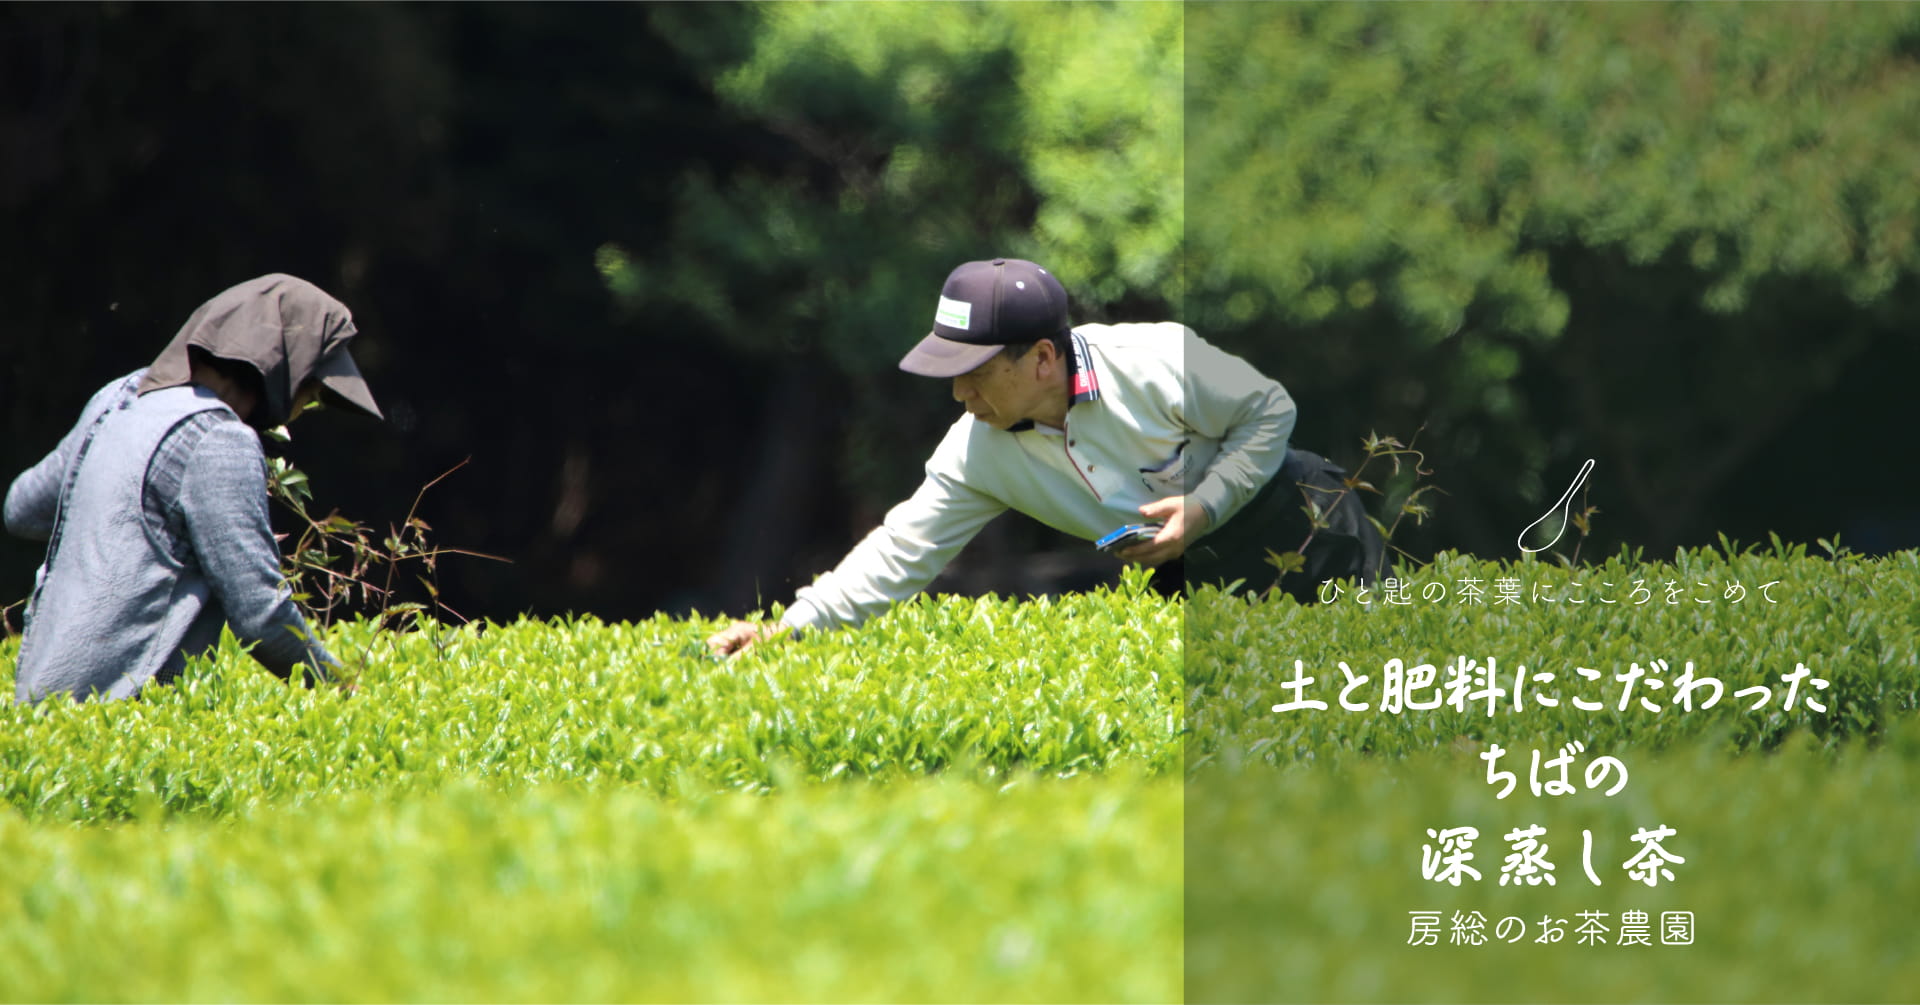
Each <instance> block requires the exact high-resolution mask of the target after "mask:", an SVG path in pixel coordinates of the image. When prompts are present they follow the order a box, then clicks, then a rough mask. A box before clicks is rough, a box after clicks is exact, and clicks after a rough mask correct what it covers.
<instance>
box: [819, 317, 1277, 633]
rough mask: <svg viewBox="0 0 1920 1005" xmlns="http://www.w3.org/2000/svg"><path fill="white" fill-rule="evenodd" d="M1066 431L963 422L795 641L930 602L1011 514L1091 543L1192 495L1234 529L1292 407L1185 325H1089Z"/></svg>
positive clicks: (1083, 333)
mask: <svg viewBox="0 0 1920 1005" xmlns="http://www.w3.org/2000/svg"><path fill="white" fill-rule="evenodd" d="M1072 341H1073V351H1072V353H1071V359H1070V361H1069V364H1068V375H1069V382H1070V387H1071V393H1072V395H1073V403H1072V404H1071V405H1070V406H1069V408H1068V410H1067V424H1066V428H1065V429H1050V428H1047V427H1045V426H1038V425H1031V424H1029V428H1025V429H1020V430H1017V431H1007V430H999V429H995V428H993V427H992V426H990V425H987V424H986V423H984V422H981V421H979V420H977V419H975V418H974V417H973V416H971V415H966V416H962V417H961V418H960V420H959V421H958V422H955V423H954V424H953V427H952V428H951V429H949V430H948V431H947V435H946V438H945V439H943V440H942V441H941V442H940V446H939V447H938V448H937V449H935V450H934V452H933V456H932V457H931V458H930V459H929V460H928V461H927V477H926V480H925V481H923V482H922V483H921V484H920V488H919V489H918V490H917V491H915V492H914V494H913V495H912V496H911V497H910V498H908V499H907V500H906V501H905V502H902V503H900V504H899V505H897V506H895V507H893V509H892V510H890V511H888V513H887V516H886V519H885V521H884V522H882V523H881V525H880V526H878V527H876V528H874V529H873V531H872V532H871V533H869V534H868V535H867V536H866V537H865V538H864V539H862V540H861V541H860V543H859V544H857V545H855V546H854V548H853V550H852V551H850V552H848V553H847V556H846V557H845V558H844V559H842V560H841V561H840V564H839V565H838V566H836V567H835V568H834V569H833V570H832V571H831V572H828V573H825V574H823V575H822V576H820V577H819V579H817V580H815V581H814V583H813V585H811V586H808V587H804V588H802V589H801V590H800V591H799V592H798V595H797V596H796V598H795V600H794V603H793V606H792V607H790V608H788V609H787V611H786V614H785V616H784V617H783V619H782V620H784V621H785V622H786V623H787V624H789V625H791V626H793V627H794V628H797V629H812V628H836V627H842V626H850V625H857V624H859V623H861V622H863V621H865V620H866V619H867V618H870V617H872V616H873V615H875V614H878V613H880V612H881V611H884V610H885V609H886V608H887V607H888V606H890V605H892V604H894V603H896V602H898V601H901V600H905V599H906V598H908V597H911V596H913V595H914V594H915V593H917V592H919V591H920V590H922V589H925V588H926V586H927V584H928V583H930V582H932V581H933V578H934V577H935V576H937V575H939V573H940V570H941V569H944V568H945V567H946V565H947V563H948V562H949V561H951V560H952V558H953V556H954V555H956V554H958V553H959V551H960V549H961V548H962V547H964V546H965V545H966V543H967V542H968V541H970V540H972V539H973V536H974V535H975V534H977V533H979V531H980V528H982V527H984V526H986V524H987V522H988V521H989V520H992V519H993V518H994V517H996V516H998V515H1000V514H1001V513H1002V512H1004V511H1005V510H1008V509H1014V510H1018V511H1020V512H1022V513H1025V514H1027V515H1028V516H1031V517H1033V518H1034V519H1036V520H1039V521H1040V522H1041V523H1044V524H1046V525H1047V526H1049V527H1053V528H1055V529H1056V530H1060V531H1063V532H1065V533H1068V534H1072V535H1074V536H1076V537H1082V538H1085V539H1087V540H1089V541H1093V540H1097V539H1099V538H1100V537H1101V536H1102V535H1105V534H1106V533H1108V532H1109V531H1112V530H1114V529H1116V528H1118V527H1121V526H1124V525H1126V524H1129V523H1139V522H1141V517H1140V513H1139V507H1140V506H1141V505H1143V504H1145V503H1148V502H1152V501H1154V500H1157V499H1164V498H1166V497H1168V496H1177V495H1182V494H1190V495H1192V496H1193V497H1194V498H1195V499H1196V500H1197V501H1198V502H1199V503H1200V504H1201V505H1202V506H1203V507H1205V509H1206V511H1207V515H1208V516H1209V517H1210V518H1211V520H1210V522H1209V525H1208V526H1209V529H1213V528H1218V527H1219V526H1220V525H1222V524H1224V523H1226V522H1227V521H1228V520H1230V519H1232V517H1233V515H1234V514H1235V513H1237V512H1239V510H1240V507H1241V506H1243V505H1244V504H1245V503H1246V502H1247V500H1249V499H1251V498H1252V497H1253V495H1254V493H1256V492H1258V491H1259V490H1260V488H1261V486H1263V485H1265V484H1266V483H1267V480H1268V479H1270V478H1272V477H1273V476H1274V474H1275V473H1276V472H1278V471H1279V470H1280V464H1281V462H1282V461H1283V460H1285V459H1286V453H1287V439H1288V437H1290V436H1291V435H1292V433H1293V426H1294V420H1295V409H1294V404H1293V398H1292V397H1291V396H1289V395H1288V394H1287V391H1286V388H1283V387H1281V386H1280V384H1279V383H1278V382H1277V381H1274V380H1273V379H1271V378H1269V377H1267V376H1265V375H1263V374H1261V373H1260V372H1259V371H1257V370H1255V369H1254V368H1253V367H1252V366H1251V365H1250V364H1248V363H1247V362H1246V361H1245V360H1243V359H1241V358H1240V357H1238V356H1233V355H1230V354H1228V353H1225V352H1222V351H1221V350H1219V349H1217V348H1215V347H1213V346H1212V345H1210V344H1208V343H1207V342H1206V341H1205V340H1204V339H1202V338H1200V337H1199V336H1198V335H1196V334H1194V332H1193V330H1192V329H1190V328H1188V327H1186V326H1185V325H1182V324H1178V323H1174V322H1161V323H1157V324H1120V325H1097V324H1088V325H1081V326H1079V327H1077V328H1075V329H1074V338H1073V340H1072Z"/></svg>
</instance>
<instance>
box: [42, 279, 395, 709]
mask: <svg viewBox="0 0 1920 1005" xmlns="http://www.w3.org/2000/svg"><path fill="white" fill-rule="evenodd" d="M355 334H356V329H355V328H354V325H353V315H352V314H351V312H349V311H348V310H347V308H346V305H344V304H342V303H341V302H340V301H338V300H336V299H334V298H333V297H332V296H330V295H328V294H327V293H326V292H325V291H324V290H321V289H320V288H319V287H317V286H315V285H313V284H312V283H309V282H307V281H306V280H304V279H299V278H296V277H294V276H288V275H279V274H275V275H268V276H261V277H259V278H256V279H250V280H248V281H246V282H244V283H241V284H239V285H238V286H234V287H232V288H230V289H228V290H226V291H224V292H222V293H220V294H219V295H218V296H215V297H214V298H213V299H211V300H209V301H207V302H206V303H205V304H203V305H201V307H200V308H199V309H198V310H196V311H195V312H194V313H193V316H192V317H190V318H188V319H187V323H186V324H185V325H184V326H183V327H182V328H181V329H180V331H179V333H178V334H177V335H175V336H174V339H173V341H172V342H171V343H169V344H168V345H167V347H166V349H165V350H164V351H163V352H161V354H160V355H159V357H158V358H156V359H155V360H154V361H153V363H152V364H151V365H149V366H147V367H146V368H144V369H142V370H136V371H134V372H133V373H130V374H128V375H126V376H125V377H122V378H120V379H118V380H115V381H113V382H111V383H109V384H108V385H107V386H105V387H103V388H101V389H100V391H99V392H97V393H96V394H94V396H93V398H92V399H91V400H90V401H88V402H87V405H86V408H85V409H83V410H82V412H81V415H80V421H79V423H78V424H76V425H75V426H74V427H73V429H72V431H70V432H69V433H67V435H66V437H65V438H63V439H62V440H61V441H60V445H59V446H58V447H56V448H55V449H54V451H53V452H52V453H50V454H48V455H47V456H46V458H45V459H43V460H41V461H40V462H39V463H38V464H36V465H34V466H33V467H32V468H31V469H29V470H28V471H26V472H25V473H24V474H22V475H20V476H19V477H18V478H16V479H14V482H13V485H12V487H11V488H9V489H8V491H7V497H6V504H5V518H6V526H7V529H8V531H9V532H11V533H13V534H15V535H17V536H20V537H25V538H30V539H35V540H45V541H47V542H48V544H47V556H46V560H45V562H44V563H43V564H42V565H41V567H40V571H39V574H38V576H37V577H36V580H35V584H34V591H33V596H32V599H31V600H30V601H29V602H28V606H27V614H26V631H25V634H24V636H23V637H22V639H21V643H20V656H19V663H18V666H17V667H16V669H15V674H14V682H15V683H14V698H15V700H16V701H19V702H32V701H38V700H40V699H42V698H45V697H47V696H49V695H55V694H65V695H69V696H71V697H73V698H75V699H81V700H84V699H86V698H90V697H97V698H126V697H130V696H132V695H135V694H138V693H139V692H140V690H141V689H142V688H143V687H145V686H147V685H148V684H149V683H162V684H164V683H167V682H170V681H171V680H173V679H174V678H175V677H177V676H178V675H179V673H180V671H181V670H182V669H183V667H184V666H185V663H186V657H187V656H188V655H189V654H192V653H199V652H203V651H205V650H206V649H208V648H210V647H212V646H213V645H215V644H216V643H217V642H219V640H220V631H221V628H222V627H223V626H224V627H231V628H232V630H233V633H234V635H235V636H236V637H237V638H239V639H240V640H241V641H242V642H245V643H249V644H251V645H252V647H253V648H252V653H253V656H254V658H255V659H256V660H258V661H259V662H260V663H261V664H263V665H265V666H266V667H267V668H268V669H269V670H272V671H273V672H274V673H276V674H279V675H281V676H283V677H284V676H288V675H290V674H291V673H292V671H293V669H294V666H295V664H305V665H306V666H307V667H308V668H309V669H310V670H312V671H313V672H314V674H315V675H317V676H319V677H321V678H331V677H332V676H333V674H334V671H336V670H337V669H338V663H337V662H336V661H335V660H334V658H333V657H332V656H331V655H329V654H328V653H327V651H326V650H325V648H323V647H322V646H321V645H320V644H319V643H318V642H317V641H315V640H314V639H313V637H312V633H311V632H310V631H309V629H308V626H307V623H306V620H305V619H304V618H303V617H302V616H301V614H300V610H299V608H298V607H296V606H295V605H294V603H293V600H292V597H291V596H290V594H289V591H288V590H287V588H286V587H285V586H284V585H283V583H282V580H281V574H280V555H279V550H278V549H277V548H276V546H275V544H274V539H273V531H272V529H271V527H270V525H269V523H268V516H267V487H266V460H265V455H264V454H263V453H262V451H261V447H260V438H259V435H258V433H257V432H256V431H257V430H265V429H272V428H274V427H276V426H281V425H284V424H286V423H288V422H290V421H292V420H293V419H294V418H295V417H297V416H298V415H299V414H300V413H301V412H302V411H304V410H306V409H307V408H308V407H310V406H312V405H313V404H316V403H320V402H325V403H328V404H333V405H337V406H341V407H344V408H347V409H350V410H354V411H358V412H362V413H365V414H367V415H371V416H373V417H374V418H376V419H377V418H380V417H381V415H380V408H379V406H378V405H376V404H375V403H374V400H373V395H372V393H371V392H370V391H369V390H368V389H367V382H366V380H365V379H363V378H362V377H361V375H360V370H359V368H358V367H357V366H356V365H355V364H354V360H353V356H352V355H351V354H350V353H349V352H348V348H347V347H348V343H349V342H351V341H352V340H353V338H354V336H355Z"/></svg>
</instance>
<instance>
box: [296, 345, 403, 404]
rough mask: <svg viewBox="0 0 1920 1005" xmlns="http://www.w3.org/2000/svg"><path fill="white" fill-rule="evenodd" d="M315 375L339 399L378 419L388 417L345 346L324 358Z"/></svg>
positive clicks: (321, 384)
mask: <svg viewBox="0 0 1920 1005" xmlns="http://www.w3.org/2000/svg"><path fill="white" fill-rule="evenodd" d="M313 375H314V376H315V377H317V378H319V380H320V386H322V387H324V388H326V389H327V390H329V391H332V392H333V393H334V395H336V396H337V397H338V398H339V400H341V401H343V402H345V403H347V404H348V405H351V406H352V407H354V408H356V409H359V410H360V411H362V412H365V413H367V414H368V415H371V416H373V417H374V418H376V419H382V420H384V419H385V418H386V416H385V415H382V414H380V406H379V405H376V404H374V402H373V392H372V391H370V390H368V389H367V380H366V378H365V377H362V376H360V368H359V367H358V366H355V365H354V362H353V354H351V353H349V352H347V350H346V349H345V348H342V349H341V350H340V351H339V352H336V353H334V354H333V355H331V356H329V357H327V358H326V359H324V360H322V361H321V362H320V365H319V367H317V368H315V370H314V372H313Z"/></svg>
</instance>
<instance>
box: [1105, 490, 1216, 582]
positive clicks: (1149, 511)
mask: <svg viewBox="0 0 1920 1005" xmlns="http://www.w3.org/2000/svg"><path fill="white" fill-rule="evenodd" d="M1140 515H1141V516H1143V517H1146V518H1147V519H1148V520H1151V521H1153V522H1155V523H1159V524H1163V525H1164V526H1162V527H1161V528H1160V533H1158V534H1155V535H1154V536H1153V540H1151V541H1146V542H1142V543H1140V544H1136V545H1134V546H1132V547H1130V548H1122V549H1120V550H1119V551H1117V552H1115V553H1114V554H1116V555H1118V556H1120V558H1121V559H1122V560H1124V561H1128V562H1138V563H1140V564H1141V565H1144V566H1148V567H1152V566H1156V565H1159V564H1160V563H1162V562H1171V561H1173V560H1174V559H1176V558H1179V557H1180V556H1181V555H1184V554H1186V552H1187V542H1189V541H1192V540H1194V539H1196V538H1198V537H1199V536H1200V535H1201V534H1203V533H1205V532H1206V529H1207V523H1208V521H1207V511H1206V509H1205V507H1202V506H1201V505H1200V504H1199V503H1197V502H1194V501H1193V500H1192V499H1190V498H1188V497H1187V496H1168V497H1166V498H1165V499H1156V500H1154V501H1153V502H1150V503H1148V504H1146V505H1145V506H1142V507H1140Z"/></svg>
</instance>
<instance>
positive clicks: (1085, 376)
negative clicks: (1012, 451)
mask: <svg viewBox="0 0 1920 1005" xmlns="http://www.w3.org/2000/svg"><path fill="white" fill-rule="evenodd" d="M1067 342H1068V347H1067V393H1068V394H1070V395H1071V397H1070V398H1068V399H1067V408H1068V409H1069V410H1071V409H1072V408H1073V406H1075V405H1079V404H1084V403H1086V402H1089V401H1099V400H1100V371H1098V370H1095V369H1094V367H1093V354H1092V353H1090V352H1088V351H1087V340H1086V339H1085V338H1084V337H1082V336H1081V334H1080V333H1079V332H1069V333H1068V338H1067ZM1033 426H1034V423H1033V420H1032V419H1022V420H1020V421H1019V422H1016V423H1014V424H1013V425H1011V426H1008V427H1007V432H1009V433H1024V432H1026V431H1027V430H1029V429H1032V428H1033Z"/></svg>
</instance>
